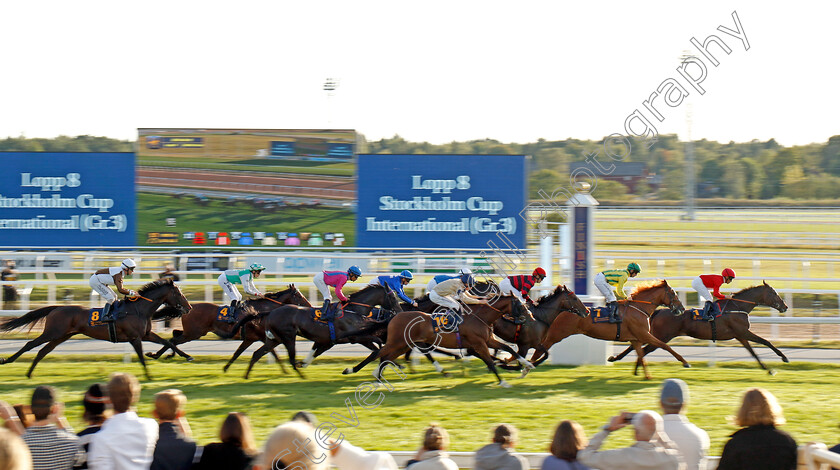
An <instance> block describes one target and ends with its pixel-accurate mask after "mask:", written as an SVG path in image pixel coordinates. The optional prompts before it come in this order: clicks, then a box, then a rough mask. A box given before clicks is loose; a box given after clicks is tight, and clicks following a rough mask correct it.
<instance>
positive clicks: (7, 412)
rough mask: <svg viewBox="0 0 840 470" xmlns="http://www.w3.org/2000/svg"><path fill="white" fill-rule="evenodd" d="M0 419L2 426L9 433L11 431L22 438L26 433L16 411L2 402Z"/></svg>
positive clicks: (0, 401)
mask: <svg viewBox="0 0 840 470" xmlns="http://www.w3.org/2000/svg"><path fill="white" fill-rule="evenodd" d="M0 419H2V420H3V424H4V425H5V427H6V428H7V429H8V430H9V431H12V432H13V433H15V434H17V435H18V436H22V435H23V433H24V432H26V426H24V424H23V421H22V420H21V419H20V415H19V414H18V412H17V410H16V409H15V408H14V407H12V406H11V405H9V404H8V403H6V402H5V401H2V400H0Z"/></svg>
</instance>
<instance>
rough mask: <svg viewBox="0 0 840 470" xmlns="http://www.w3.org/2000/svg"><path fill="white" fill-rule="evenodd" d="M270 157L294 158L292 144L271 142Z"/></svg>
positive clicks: (293, 144)
mask: <svg viewBox="0 0 840 470" xmlns="http://www.w3.org/2000/svg"><path fill="white" fill-rule="evenodd" d="M271 155H273V156H281V157H293V156H295V143H294V142H277V141H274V142H271Z"/></svg>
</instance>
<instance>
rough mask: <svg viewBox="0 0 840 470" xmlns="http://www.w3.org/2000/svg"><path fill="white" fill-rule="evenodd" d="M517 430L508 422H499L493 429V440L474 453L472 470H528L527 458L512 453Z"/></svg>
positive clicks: (529, 466)
mask: <svg viewBox="0 0 840 470" xmlns="http://www.w3.org/2000/svg"><path fill="white" fill-rule="evenodd" d="M517 435H518V431H517V429H516V428H515V427H513V426H511V425H510V424H500V425H498V426H496V429H495V430H494V431H493V442H492V444H487V445H486V446H484V447H482V448H481V449H479V450H478V452H476V453H475V465H473V469H474V470H528V469H529V468H531V465H530V464H529V463H528V459H526V458H525V457H522V456H521V455H518V454H514V453H513V447H514V446H515V445H516V442H517V437H518V436H517Z"/></svg>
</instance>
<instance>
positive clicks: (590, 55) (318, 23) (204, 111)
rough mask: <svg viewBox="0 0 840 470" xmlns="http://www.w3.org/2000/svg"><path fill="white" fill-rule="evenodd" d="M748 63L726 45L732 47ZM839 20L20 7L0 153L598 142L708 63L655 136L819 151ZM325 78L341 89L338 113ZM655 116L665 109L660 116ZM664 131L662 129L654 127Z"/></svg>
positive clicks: (662, 6) (682, 8)
mask: <svg viewBox="0 0 840 470" xmlns="http://www.w3.org/2000/svg"><path fill="white" fill-rule="evenodd" d="M733 11H734V12H737V15H738V18H739V20H740V22H741V26H742V29H743V32H744V33H745V34H746V37H747V40H748V41H749V46H750V48H749V50H745V46H744V44H743V43H742V42H741V41H740V40H738V39H736V38H735V37H732V36H729V35H727V34H725V33H723V32H720V31H718V30H717V28H718V26H720V25H723V26H725V27H727V28H730V29H735V27H736V26H735V23H734V20H733V18H732V13H733ZM838 17H840V2H828V1H819V2H818V1H797V2H768V1H748V2H745V1H707V2H673V1H662V2H660V1H635V2H627V1H616V2H612V1H610V2H597V1H579V2H566V1H528V2H510V1H505V2H499V1H472V0H465V1H451V0H449V1H423V2H414V1H399V2H395V1H346V0H345V1H295V2H286V1H261V0H250V1H247V2H229V1H223V2H221V1H212V0H211V1H208V0H205V1H200V2H199V1H190V0H179V1H175V2H173V1H142V2H139V1H131V0H126V1H116V2H115V1H112V0H109V1H101V2H99V1H86V0H77V1H73V2H67V1H41V2H32V1H21V0H10V1H5V2H2V4H0V18H2V20H1V21H2V26H0V47H2V57H4V61H3V63H4V66H5V71H4V73H2V74H0V84H2V85H1V86H0V93H2V97H0V136H2V137H5V136H18V135H21V134H22V135H25V136H27V137H54V136H57V135H62V134H63V135H82V134H89V135H101V136H108V137H114V138H121V139H134V138H136V135H137V128H144V127H150V128H158V127H176V128H194V127H197V128H202V127H204V128H208V127H210V128H212V127H220V128H273V129H306V128H342V129H355V130H357V131H359V132H361V133H362V134H364V135H365V137H366V138H367V139H368V140H378V139H380V138H383V137H392V136H394V135H395V134H399V135H400V136H402V137H403V138H405V139H407V140H411V141H428V142H431V143H436V144H440V143H446V142H451V141H453V140H458V141H463V140H472V139H484V138H491V139H496V140H500V141H502V142H519V143H525V142H533V141H536V140H537V139H539V138H544V139H547V140H562V139H566V138H579V139H600V138H602V137H603V136H606V135H609V134H612V133H621V134H626V131H625V129H624V121H625V119H626V118H627V117H628V116H629V115H630V114H631V113H633V112H634V111H635V110H636V109H639V110H641V111H644V107H643V104H642V102H643V101H644V100H646V99H648V97H649V96H650V95H651V94H652V93H654V92H655V91H656V89H657V87H658V86H659V85H660V84H661V83H662V82H663V81H664V80H666V79H668V78H674V79H677V80H678V81H679V80H680V79H681V76H680V74H679V73H677V67H678V66H679V65H680V59H679V57H680V56H681V55H682V54H683V53H684V52H683V51H686V50H687V51H690V54H692V55H696V56H698V57H700V58H701V60H702V59H703V57H702V56H701V55H700V54H699V52H698V51H697V49H696V48H695V47H694V46H692V45H691V43H690V40H691V38H693V37H694V38H696V39H697V40H699V41H700V42H703V41H704V40H705V38H706V37H708V36H709V35H712V34H715V35H717V36H718V37H720V38H721V39H722V40H723V41H724V42H725V43H726V44H727V45H728V46H729V47H730V48H731V53H730V54H728V55H727V54H725V53H724V52H722V51H720V50H719V49H717V48H716V46H711V47H710V49H711V50H712V51H714V52H713V54H714V55H715V57H716V58H717V59H718V60H719V62H720V63H719V65H718V66H716V67H715V66H712V65H711V64H709V63H708V62H706V64H707V75H706V78H705V80H703V82H702V83H701V84H700V86H702V88H703V89H704V90H705V93H703V94H702V95H701V94H700V93H699V92H697V91H696V90H695V89H693V88H691V87H690V86H688V84H687V82H684V81H683V86H685V87H686V90H687V91H688V92H689V96H688V97H687V98H686V99H685V100H684V101H683V102H682V103H681V104H680V105H679V106H675V107H668V106H665V105H664V104H662V105H661V106H659V108H661V111H662V117H663V119H664V120H663V121H662V122H656V127H657V130H658V132H659V133H677V134H679V135H680V137H681V138H685V136H686V131H687V126H686V110H687V109H688V107H689V106H690V107H691V122H692V124H691V136H692V137H693V138H695V139H699V138H706V139H710V140H717V141H721V142H728V141H730V140H732V141H736V142H745V141H750V140H753V139H759V140H767V139H770V138H774V139H776V140H777V141H778V142H779V143H781V144H783V145H801V144H808V143H812V142H825V141H826V140H827V139H828V137H830V136H832V135H835V134H840V126H838V122H840V119H838V118H837V115H836V113H837V110H839V109H840V93H838V90H837V83H838V76H837V75H838V74H837V71H838V67H840V65H838V64H839V63H840V61H838V60H837V57H836V56H837V55H838V52H839V51H838V47H837V46H838V45H840V41H838V39H840V28H838V27H837V18H838ZM327 78H337V79H338V80H339V85H338V88H337V89H336V91H335V92H334V94H333V95H332V96H328V95H327V93H326V92H325V91H324V90H323V85H324V82H325V80H326V79H327ZM660 100H661V98H660ZM648 117H649V118H650V116H648Z"/></svg>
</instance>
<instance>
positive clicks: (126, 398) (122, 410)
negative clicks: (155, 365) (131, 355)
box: [88, 373, 158, 470]
mask: <svg viewBox="0 0 840 470" xmlns="http://www.w3.org/2000/svg"><path fill="white" fill-rule="evenodd" d="M108 395H110V398H111V404H112V405H113V407H114V416H112V417H111V418H109V419H108V420H107V421H105V423H104V424H103V425H102V429H101V430H100V431H99V432H98V433H96V434H94V435H93V438H92V439H91V442H90V450H89V451H88V468H89V469H91V470H146V469H148V468H149V466H150V465H151V464H152V457H153V455H154V451H155V444H156V443H157V440H158V424H157V423H156V422H155V420H153V419H150V418H140V417H138V416H137V413H136V412H135V411H133V410H132V405H134V404H135V403H137V401H138V400H139V399H140V382H138V381H137V378H136V377H134V376H133V375H131V374H125V373H117V374H112V375H111V380H110V382H108Z"/></svg>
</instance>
